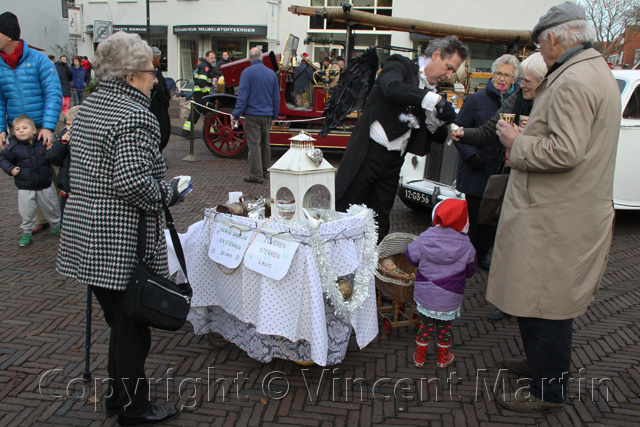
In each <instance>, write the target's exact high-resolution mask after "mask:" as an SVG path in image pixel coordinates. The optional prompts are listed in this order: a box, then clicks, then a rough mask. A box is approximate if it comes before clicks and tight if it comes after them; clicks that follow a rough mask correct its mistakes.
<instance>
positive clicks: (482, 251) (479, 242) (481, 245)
mask: <svg viewBox="0 0 640 427" xmlns="http://www.w3.org/2000/svg"><path fill="white" fill-rule="evenodd" d="M465 198H466V199H467V208H468V209H469V233H468V236H469V239H471V243H472V244H473V247H474V248H475V250H476V253H477V254H478V261H480V260H481V259H483V258H486V257H487V254H488V253H489V249H491V246H493V242H494V240H495V239H496V229H497V227H496V226H493V225H484V224H478V212H479V211H480V202H481V201H482V197H476V196H470V195H466V194H465Z"/></svg>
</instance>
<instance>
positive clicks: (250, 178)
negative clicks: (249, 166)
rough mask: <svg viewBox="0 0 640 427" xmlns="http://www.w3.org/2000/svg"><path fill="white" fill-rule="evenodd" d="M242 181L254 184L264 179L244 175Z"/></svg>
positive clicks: (260, 182)
mask: <svg viewBox="0 0 640 427" xmlns="http://www.w3.org/2000/svg"><path fill="white" fill-rule="evenodd" d="M244 182H252V183H254V184H262V183H263V182H264V181H263V180H261V179H257V178H254V177H252V176H245V177H244Z"/></svg>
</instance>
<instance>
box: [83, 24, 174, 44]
mask: <svg viewBox="0 0 640 427" xmlns="http://www.w3.org/2000/svg"><path fill="white" fill-rule="evenodd" d="M95 22H96V21H94V23H95ZM101 22H103V21H101ZM93 28H94V26H93V25H87V34H93ZM150 30H151V34H155V35H160V34H161V35H164V36H166V35H167V26H166V25H152V26H151V28H150ZM118 31H124V32H125V33H137V34H147V27H146V25H113V32H114V33H117V32H118ZM94 41H95V36H94Z"/></svg>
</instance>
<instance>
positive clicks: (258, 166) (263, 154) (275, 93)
mask: <svg viewBox="0 0 640 427" xmlns="http://www.w3.org/2000/svg"><path fill="white" fill-rule="evenodd" d="M261 57H262V50H260V48H257V47H254V48H253V49H251V50H250V51H249V61H251V66H250V67H249V68H245V69H244V70H243V71H242V73H241V74H240V85H239V87H238V100H237V101H236V109H235V110H234V111H233V114H232V115H231V124H232V125H234V126H235V123H236V122H237V121H238V119H239V118H240V117H241V116H244V133H245V135H246V137H247V146H248V147H249V169H250V170H251V175H249V176H247V177H245V178H244V180H245V181H246V182H252V183H258V184H261V183H262V182H264V180H265V179H266V178H267V169H268V168H269V166H271V145H270V144H269V131H270V130H271V126H272V125H273V124H274V123H275V121H276V119H277V118H278V112H279V111H280V89H279V87H278V78H277V77H276V74H275V73H274V72H273V71H272V70H270V69H269V68H267V67H266V66H265V65H264V63H263V62H262V59H261Z"/></svg>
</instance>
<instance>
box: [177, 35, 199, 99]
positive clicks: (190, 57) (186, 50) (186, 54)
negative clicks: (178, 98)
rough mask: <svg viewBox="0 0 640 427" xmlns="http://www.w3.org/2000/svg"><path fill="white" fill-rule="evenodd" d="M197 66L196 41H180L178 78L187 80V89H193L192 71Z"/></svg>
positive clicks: (186, 39) (184, 39) (183, 39)
mask: <svg viewBox="0 0 640 427" xmlns="http://www.w3.org/2000/svg"><path fill="white" fill-rule="evenodd" d="M197 66H198V40H197V39H190V38H181V39H180V78H181V79H187V80H189V86H188V88H193V70H194V69H195V68H196V67H197Z"/></svg>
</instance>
